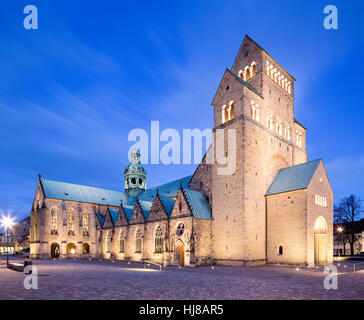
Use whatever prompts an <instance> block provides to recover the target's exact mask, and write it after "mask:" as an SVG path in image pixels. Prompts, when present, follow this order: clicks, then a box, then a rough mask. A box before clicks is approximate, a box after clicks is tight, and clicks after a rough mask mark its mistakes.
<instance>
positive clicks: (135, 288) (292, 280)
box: [0, 257, 364, 300]
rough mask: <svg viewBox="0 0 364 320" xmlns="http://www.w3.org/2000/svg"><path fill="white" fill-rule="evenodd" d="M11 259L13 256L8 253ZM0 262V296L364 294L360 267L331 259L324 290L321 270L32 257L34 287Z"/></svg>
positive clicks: (296, 296) (295, 296) (124, 297)
mask: <svg viewBox="0 0 364 320" xmlns="http://www.w3.org/2000/svg"><path fill="white" fill-rule="evenodd" d="M10 260H12V261H14V260H16V259H15V258H13V257H11V258H10ZM2 261H3V262H4V263H3V264H1V265H0V287H1V291H0V299H2V300H4V299H56V300H58V299H108V300H111V299H120V300H127V299H163V300H164V299H167V300H168V299H218V300H221V299H340V300H342V299H363V298H364V271H357V272H355V273H354V272H352V270H353V264H352V263H350V262H342V263H340V265H338V264H336V266H337V267H338V270H339V276H338V289H337V290H326V289H325V288H324V286H323V280H324V278H325V276H327V274H325V273H324V272H323V269H322V268H321V269H317V268H301V269H299V270H296V268H290V267H278V266H264V267H251V268H242V267H222V266H215V267H214V269H212V268H210V267H198V268H197V267H196V268H192V267H188V268H187V267H186V268H182V269H179V268H178V267H167V268H165V269H164V270H162V271H159V270H158V268H154V267H149V268H148V269H147V270H145V269H144V267H143V265H142V264H137V263H131V264H127V263H124V262H118V261H117V262H115V263H112V262H110V261H102V262H100V261H95V260H92V261H88V260H86V261H82V260H76V261H74V260H62V261H58V260H57V261H53V260H35V261H33V263H34V265H35V266H37V268H38V290H26V289H25V288H24V286H23V281H24V278H25V275H24V274H23V273H20V272H15V271H12V270H8V269H6V266H5V263H6V262H5V261H4V259H2Z"/></svg>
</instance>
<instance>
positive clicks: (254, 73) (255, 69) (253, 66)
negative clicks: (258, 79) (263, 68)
mask: <svg viewBox="0 0 364 320" xmlns="http://www.w3.org/2000/svg"><path fill="white" fill-rule="evenodd" d="M250 73H251V76H252V77H254V76H255V75H256V74H257V64H256V63H255V61H254V62H252V64H251V72H250Z"/></svg>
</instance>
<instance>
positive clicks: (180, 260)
mask: <svg viewBox="0 0 364 320" xmlns="http://www.w3.org/2000/svg"><path fill="white" fill-rule="evenodd" d="M175 253H176V263H177V264H179V265H180V266H181V267H183V266H184V265H185V246H184V245H183V243H182V241H180V240H179V241H178V242H177V246H176V252H175Z"/></svg>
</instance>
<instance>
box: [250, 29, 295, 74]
mask: <svg viewBox="0 0 364 320" xmlns="http://www.w3.org/2000/svg"><path fill="white" fill-rule="evenodd" d="M245 38H248V39H249V40H250V41H252V42H253V43H254V44H255V45H256V46H257V47H258V48H259V49H261V50H262V51H264V52H265V54H267V55H268V56H269V58H271V59H272V60H273V61H274V63H276V64H277V65H278V66H279V67H280V68H282V69H283V70H284V71H285V72H286V73H287V74H288V75H289V76H290V77H291V78H292V79H293V80H295V81H296V79H295V78H294V77H293V76H292V75H291V74H289V73H288V71H287V70H286V69H284V68H283V67H282V66H281V65H280V64H279V63H278V62H277V61H276V60H275V59H274V58H273V57H272V56H271V55H270V54H269V53H268V52H267V51H266V50H265V49H264V48H263V47H262V46H260V45H259V44H258V43H256V42H255V41H254V40H253V39H252V38H250V37H249V36H248V35H247V34H246V35H245ZM243 43H244V40H243Z"/></svg>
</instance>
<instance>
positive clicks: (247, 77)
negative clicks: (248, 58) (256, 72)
mask: <svg viewBox="0 0 364 320" xmlns="http://www.w3.org/2000/svg"><path fill="white" fill-rule="evenodd" d="M249 79H250V68H249V67H248V66H246V67H245V69H244V81H248V80H249Z"/></svg>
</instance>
